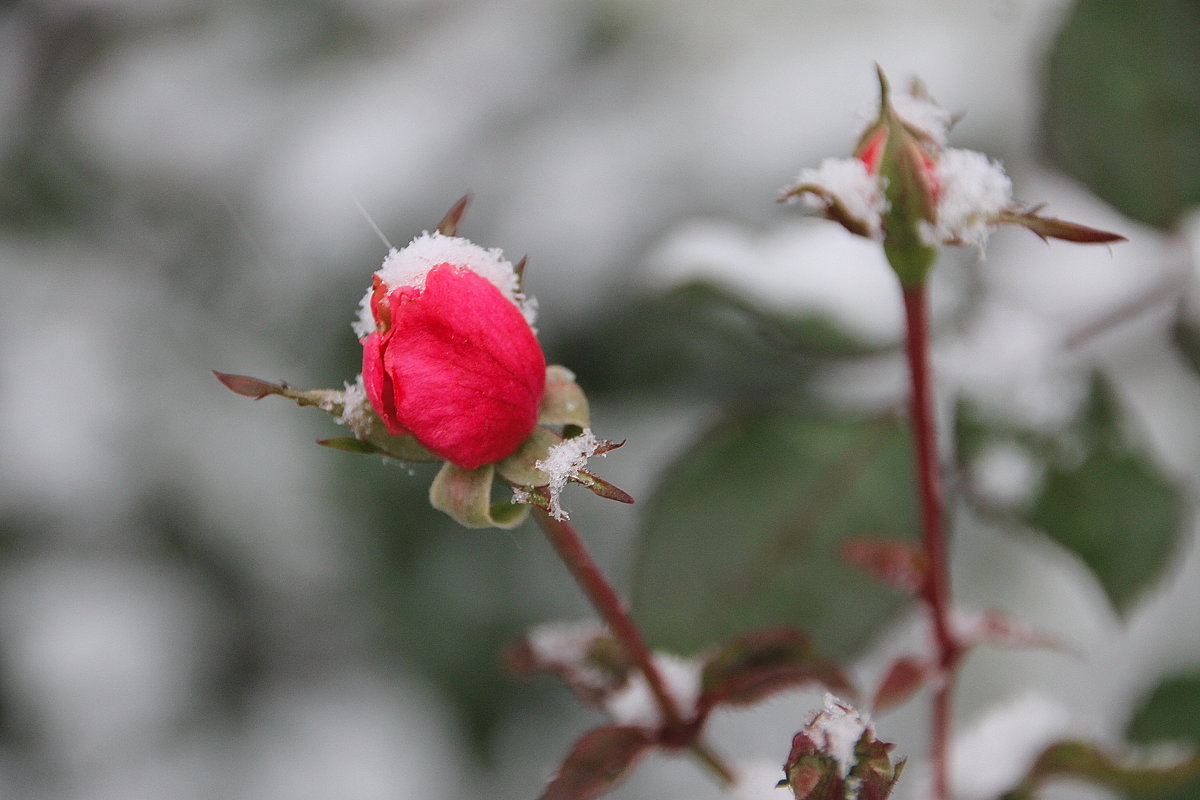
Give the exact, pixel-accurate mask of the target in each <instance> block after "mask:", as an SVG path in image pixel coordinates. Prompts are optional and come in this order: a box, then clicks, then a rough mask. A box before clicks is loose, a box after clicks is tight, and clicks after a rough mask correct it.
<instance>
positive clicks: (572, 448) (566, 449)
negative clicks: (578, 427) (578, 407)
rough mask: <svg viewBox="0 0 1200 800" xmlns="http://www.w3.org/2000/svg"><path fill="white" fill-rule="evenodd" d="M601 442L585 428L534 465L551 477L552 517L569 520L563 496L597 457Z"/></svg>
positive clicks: (554, 447) (590, 430)
mask: <svg viewBox="0 0 1200 800" xmlns="http://www.w3.org/2000/svg"><path fill="white" fill-rule="evenodd" d="M599 447H600V440H599V439H597V438H596V436H595V435H594V434H593V433H592V429H591V428H584V429H583V433H581V434H579V435H578V436H574V437H572V438H570V439H563V440H562V441H561V442H559V443H558V444H556V445H554V446H553V447H551V448H550V449H549V450H548V451H546V457H545V458H543V459H540V460H539V461H537V462H535V463H534V466H535V467H537V468H538V469H540V470H541V471H542V472H545V473H546V474H548V475H549V476H550V482H549V483H548V484H547V489H548V490H549V492H550V516H552V517H554V518H555V519H558V520H564V519H567V518H568V515H567V512H566V511H565V510H563V507H562V500H561V495H562V491H563V489H565V488H566V486H567V482H568V481H570V480H571V479H572V478H578V477H579V471H580V470H582V469H583V468H584V467H585V466H587V461H588V459H589V458H591V457H592V456H594V455H596V450H597V449H598V448H599Z"/></svg>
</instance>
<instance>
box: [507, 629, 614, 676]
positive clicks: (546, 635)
mask: <svg viewBox="0 0 1200 800" xmlns="http://www.w3.org/2000/svg"><path fill="white" fill-rule="evenodd" d="M607 633H608V629H607V628H606V627H605V626H604V625H602V624H601V623H600V622H598V621H596V620H578V621H574V622H548V623H545V624H543V625H538V626H537V627H535V628H534V629H533V630H531V631H530V632H529V634H528V636H526V639H525V640H526V641H527V642H528V643H529V648H530V650H532V651H533V655H534V657H535V658H536V659H537V660H538V661H539V662H540V663H542V664H545V665H546V666H548V667H558V668H560V669H565V670H568V671H569V672H570V673H571V675H572V676H573V677H575V678H576V679H577V680H581V681H583V682H584V683H585V684H587V685H588V686H591V687H594V688H596V689H604V688H607V687H608V686H609V684H610V683H611V680H610V678H609V676H608V675H607V674H606V673H603V672H601V671H600V670H597V669H594V668H592V667H590V666H589V665H588V663H587V656H588V650H589V649H590V648H591V646H592V643H593V642H595V641H596V639H597V638H598V637H600V636H604V635H606V634H607Z"/></svg>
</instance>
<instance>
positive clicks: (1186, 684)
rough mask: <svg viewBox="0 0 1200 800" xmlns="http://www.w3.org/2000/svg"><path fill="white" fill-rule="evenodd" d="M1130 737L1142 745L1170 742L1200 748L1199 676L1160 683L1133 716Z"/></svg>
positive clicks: (1191, 674) (1187, 675)
mask: <svg viewBox="0 0 1200 800" xmlns="http://www.w3.org/2000/svg"><path fill="white" fill-rule="evenodd" d="M1128 735H1129V738H1130V740H1131V741H1134V742H1139V743H1142V744H1149V743H1151V742H1155V741H1161V740H1164V739H1168V740H1173V741H1180V740H1188V741H1192V742H1196V743H1197V744H1198V745H1200V673H1189V674H1180V675H1176V676H1174V677H1171V678H1169V679H1167V680H1165V681H1163V682H1162V683H1160V684H1159V685H1158V686H1157V687H1156V688H1155V689H1154V691H1153V692H1152V693H1151V694H1150V696H1149V697H1148V698H1147V699H1146V701H1145V702H1144V703H1143V704H1142V705H1141V707H1140V708H1139V709H1138V711H1137V713H1136V714H1134V716H1133V719H1132V720H1131V721H1130V723H1129V728H1128Z"/></svg>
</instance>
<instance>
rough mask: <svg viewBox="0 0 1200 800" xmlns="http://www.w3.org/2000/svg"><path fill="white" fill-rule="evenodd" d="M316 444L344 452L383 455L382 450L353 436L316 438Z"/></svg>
mask: <svg viewBox="0 0 1200 800" xmlns="http://www.w3.org/2000/svg"><path fill="white" fill-rule="evenodd" d="M317 444H319V445H321V446H322V447H328V448H330V449H332V450H341V451H343V452H346V453H359V454H362V455H383V454H384V453H383V451H382V450H380V449H379V448H378V447H376V446H375V445H373V444H371V443H370V442H364V441H362V440H361V439H355V438H354V437H353V436H339V437H337V438H335V439H318V440H317Z"/></svg>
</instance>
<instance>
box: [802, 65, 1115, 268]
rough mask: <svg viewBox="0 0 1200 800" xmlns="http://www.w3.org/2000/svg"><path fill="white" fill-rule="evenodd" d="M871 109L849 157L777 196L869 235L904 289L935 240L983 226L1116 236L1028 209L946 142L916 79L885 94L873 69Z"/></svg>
mask: <svg viewBox="0 0 1200 800" xmlns="http://www.w3.org/2000/svg"><path fill="white" fill-rule="evenodd" d="M878 75H879V87H880V103H879V114H878V116H877V117H876V118H875V119H874V120H873V121H872V122H871V123H870V124H869V125H868V126H867V128H866V130H865V131H864V132H863V133H862V135H861V136H860V137H859V141H858V145H857V147H856V148H855V150H854V155H853V157H851V158H830V159H826V160H825V161H824V162H822V164H821V166H820V167H818V168H816V169H805V170H802V171H801V172H800V174H799V175H798V176H797V178H796V180H795V182H794V183H793V184H791V185H790V186H787V187H785V188H784V190H783V192H782V193H781V197H780V199H782V200H802V201H803V202H804V203H805V204H806V205H808V206H809V207H810V208H813V209H815V210H817V211H819V212H820V213H822V214H824V215H825V216H826V217H827V218H829V219H831V220H834V221H835V222H838V223H840V224H841V225H842V226H843V227H845V228H846V229H847V230H848V231H850V232H851V233H854V234H857V235H859V236H866V237H869V238H872V239H878V240H880V241H881V242H882V243H883V249H884V253H885V254H886V255H887V259H888V262H889V263H890V264H891V265H892V267H893V269H895V270H896V273H897V275H899V277H900V281H901V283H902V284H903V285H905V286H918V285H920V284H921V283H923V282H924V280H925V276H926V275H927V273H928V272H929V268H930V267H931V266H932V265H933V262H934V259H935V258H936V256H937V247H938V246H940V245H982V244H983V243H984V241H985V240H986V239H987V235H988V233H989V232H990V230H991V228H992V227H994V226H996V225H1000V224H1005V223H1011V224H1017V225H1023V226H1024V227H1027V228H1029V229H1030V230H1032V231H1033V232H1034V233H1036V234H1038V235H1039V236H1041V237H1042V238H1055V239H1065V240H1067V241H1073V242H1081V243H1103V242H1116V241H1122V240H1123V238H1124V237H1121V236H1118V235H1117V234H1114V233H1109V232H1107V231H1100V230H1096V229H1094V228H1088V227H1086V226H1084V225H1078V224H1076V223H1071V222H1065V221H1063V220H1058V219H1054V218H1050V217H1041V216H1039V215H1038V214H1037V212H1038V208H1036V207H1035V208H1032V209H1027V208H1023V207H1021V206H1019V205H1017V204H1015V203H1014V201H1013V196H1012V181H1011V180H1009V178H1008V176H1007V175H1006V174H1005V173H1004V169H1003V167H1001V166H1000V164H999V163H997V162H996V161H994V160H992V159H990V158H988V157H987V156H986V155H984V154H982V153H977V152H974V151H971V150H959V149H955V148H949V147H946V135H947V133H948V132H949V129H950V125H951V123H952V122H953V118H952V116H951V115H950V114H949V112H947V111H946V110H945V109H943V108H942V107H941V106H939V105H937V104H936V103H935V102H933V100H932V99H930V98H929V96H928V95H927V94H926V93H925V91H924V89H923V87H921V86H920V85H919V84H915V85H914V87H913V89H912V91H911V92H910V93H909V94H907V95H897V96H895V97H893V96H892V94H891V91H890V88H889V85H888V81H887V78H886V76H885V75H884V74H883V71H882V70H878Z"/></svg>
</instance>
